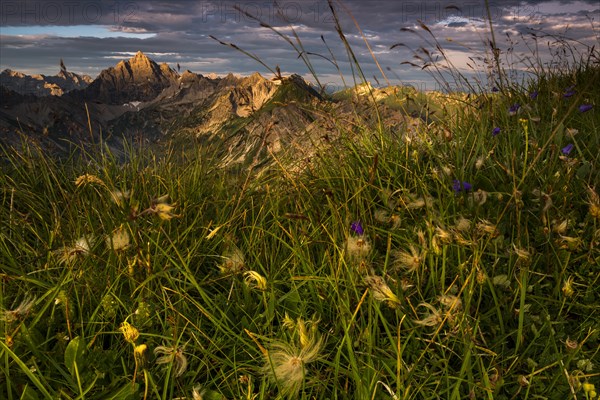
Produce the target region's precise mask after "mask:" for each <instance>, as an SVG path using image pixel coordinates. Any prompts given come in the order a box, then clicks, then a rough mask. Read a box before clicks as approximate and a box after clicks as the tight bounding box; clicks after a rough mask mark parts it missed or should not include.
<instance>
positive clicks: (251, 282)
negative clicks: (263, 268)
mask: <svg viewBox="0 0 600 400" xmlns="http://www.w3.org/2000/svg"><path fill="white" fill-rule="evenodd" d="M244 282H246V285H248V287H251V288H255V289H258V290H266V289H267V280H266V279H265V277H264V276H262V275H261V274H259V273H258V272H256V271H246V272H244Z"/></svg>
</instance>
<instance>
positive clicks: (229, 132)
mask: <svg viewBox="0 0 600 400" xmlns="http://www.w3.org/2000/svg"><path fill="white" fill-rule="evenodd" d="M65 70H66V69H65ZM0 90H1V91H2V93H1V94H2V102H1V104H0V145H4V146H14V145H16V144H17V143H19V141H21V140H24V139H25V140H33V141H36V142H37V143H39V144H40V145H41V146H42V147H43V148H45V149H48V150H49V151H57V152H59V153H61V152H62V153H68V151H69V149H70V148H72V147H73V146H79V147H85V146H87V145H88V144H89V143H90V142H95V143H98V142H100V141H102V143H104V144H106V145H108V146H109V147H110V148H112V149H113V150H114V151H118V149H119V148H121V147H122V145H121V143H122V142H123V141H129V142H135V143H149V144H154V145H156V146H160V145H161V143H164V142H177V143H179V144H181V145H183V146H184V147H186V146H185V143H189V142H190V141H196V142H199V143H202V144H206V145H207V146H212V147H211V148H212V149H215V152H217V153H218V155H219V156H220V157H221V159H222V160H223V164H224V165H238V166H240V167H242V168H256V167H257V166H261V165H266V164H268V160H269V159H272V158H273V157H274V156H278V157H279V155H282V154H283V153H293V157H294V158H296V159H304V158H310V156H311V154H313V153H314V151H315V149H317V148H319V147H320V146H323V145H328V144H329V143H331V142H332V141H335V140H336V137H337V136H338V135H339V132H340V131H344V130H347V131H352V130H357V129H358V131H357V132H359V131H360V126H361V124H362V123H363V122H364V121H368V120H372V121H376V120H377V119H378V118H380V117H381V116H382V117H383V119H382V120H384V121H385V124H386V125H387V128H390V129H392V128H394V127H396V126H399V125H409V126H413V127H417V126H419V124H422V123H423V121H424V120H423V119H422V118H421V117H420V115H419V113H421V112H422V110H423V109H424V108H423V107H422V105H421V104H419V103H418V102H414V104H411V103H410V102H409V101H408V99H409V96H413V94H411V93H412V92H409V91H406V90H404V89H402V90H400V89H386V90H379V89H374V88H372V87H370V86H369V87H366V86H365V87H358V88H357V90H356V93H355V95H350V96H348V95H344V96H341V97H340V98H337V99H336V98H335V97H332V96H325V95H322V94H321V93H320V92H318V91H317V90H315V88H314V87H313V86H312V85H311V84H310V83H308V82H307V81H305V80H304V79H303V78H302V77H300V76H299V75H291V76H278V77H275V78H273V79H268V78H265V77H263V76H262V75H260V74H259V73H254V74H252V75H250V76H246V77H239V76H234V75H233V74H229V75H227V76H225V77H215V76H204V75H201V74H196V73H193V72H190V71H184V72H183V73H182V74H181V75H180V74H179V73H177V72H176V71H175V70H173V69H172V68H170V67H169V66H168V65H167V64H161V65H159V64H157V63H155V62H154V61H152V60H151V59H149V58H148V57H146V56H145V55H144V54H143V53H142V52H138V53H136V54H135V56H134V57H132V58H131V59H129V60H123V61H120V62H119V63H118V64H116V65H115V66H114V67H111V68H108V69H106V70H104V71H102V72H101V73H100V74H99V75H98V77H97V78H96V79H95V80H94V81H93V82H91V83H90V84H89V85H88V86H86V87H84V88H81V89H76V90H71V91H69V92H66V93H64V94H63V95H62V96H45V97H35V96H31V95H21V94H18V93H16V92H14V91H12V90H10V89H9V88H6V87H0ZM365 90H367V91H369V90H370V91H374V92H373V93H374V95H373V96H367V95H365ZM375 98H377V99H378V100H377V101H378V102H379V106H378V111H377V112H379V113H380V116H377V112H376V110H375V107H373V104H372V103H371V102H372V99H375ZM415 98H416V97H415ZM407 108H412V111H411V112H410V113H408V111H409V110H408V109H407ZM340 122H343V126H340V125H339V124H340ZM374 123H376V122H374ZM415 129H416V128H415Z"/></svg>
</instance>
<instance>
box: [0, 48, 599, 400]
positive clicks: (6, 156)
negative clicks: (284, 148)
mask: <svg viewBox="0 0 600 400" xmlns="http://www.w3.org/2000/svg"><path fill="white" fill-rule="evenodd" d="M599 61H600V59H599V54H598V52H597V50H596V51H595V52H594V50H592V51H591V53H590V54H588V55H587V57H582V58H580V59H577V60H575V61H573V62H571V63H569V65H567V66H561V68H560V69H558V68H557V69H551V68H543V67H542V66H537V68H536V69H535V70H534V71H532V72H533V73H534V74H535V76H534V78H535V79H531V80H530V81H527V82H526V83H523V82H521V83H516V82H512V81H509V80H504V81H503V82H500V83H501V85H499V88H498V91H485V92H484V91H481V92H480V94H478V95H473V96H471V97H468V98H464V99H463V100H462V101H463V102H464V107H459V108H458V109H457V112H456V113H454V115H452V116H451V117H450V116H449V117H448V118H445V119H442V120H440V121H438V122H435V123H432V124H430V125H426V124H422V125H420V127H419V129H417V130H416V131H414V130H413V131H412V132H411V133H410V134H407V132H397V131H394V132H390V131H388V130H386V128H385V123H383V124H381V125H377V126H372V125H367V124H365V125H363V126H350V125H348V124H346V123H345V122H344V121H343V120H338V121H337V126H336V128H335V129H336V130H337V135H338V136H339V138H340V139H339V140H338V141H336V142H335V143H334V144H332V146H331V147H329V148H327V149H323V151H321V152H319V153H318V154H316V155H315V156H314V157H313V159H312V162H311V163H310V164H309V165H307V166H306V168H304V169H302V170H299V171H298V170H296V171H294V172H293V173H292V172H290V171H289V170H288V169H287V168H286V167H285V163H284V162H281V163H279V164H277V163H276V164H275V165H274V166H273V167H272V168H271V169H269V170H268V171H267V172H266V173H262V174H260V175H256V174H254V173H253V172H242V173H240V172H236V173H232V172H230V171H228V170H227V169H224V168H222V167H221V166H220V164H219V160H216V159H214V158H212V156H211V154H213V153H211V152H210V151H208V150H207V149H203V148H200V147H199V148H197V149H194V150H193V151H191V150H190V149H186V151H185V152H183V151H182V150H179V149H177V148H171V149H168V150H165V151H164V152H162V153H154V152H153V151H150V150H146V149H143V148H133V147H132V148H129V149H127V152H128V154H129V157H128V160H127V161H126V162H117V161H116V160H115V159H114V158H113V157H112V156H111V155H110V154H109V153H107V152H105V151H103V147H102V144H98V145H97V146H91V147H90V148H89V149H87V150H86V151H84V152H78V153H74V154H73V155H72V156H71V157H69V158H66V159H57V158H52V157H50V156H47V155H45V154H44V153H43V152H42V151H41V150H40V149H39V148H38V147H37V146H36V145H35V143H34V142H28V143H24V144H23V146H22V147H21V148H17V149H13V148H2V149H1V155H2V159H3V161H2V162H3V164H2V170H1V171H2V172H1V173H0V188H1V191H0V268H1V271H0V285H1V290H0V308H1V314H0V319H1V320H0V338H1V341H0V397H2V398H6V399H8V400H17V399H98V400H100V399H102V400H105V399H141V398H144V399H194V400H199V399H209V400H210V399H247V400H250V399H257V400H261V399H286V398H294V399H296V398H297V399H507V400H508V399H592V398H597V397H598V395H597V392H598V391H600V370H599V368H598V365H599V364H600V350H599V349H600V346H599V345H600V307H599V301H600V282H599V278H600V174H599V173H598V171H599V170H600V151H599V150H600V135H599V132H600V113H599V112H598V110H599V107H600V91H599V90H598V88H599V87H600V64H599ZM438 95H439V94H438ZM373 107H376V105H373ZM408 129H409V127H407V130H408ZM92 147H93V148H92Z"/></svg>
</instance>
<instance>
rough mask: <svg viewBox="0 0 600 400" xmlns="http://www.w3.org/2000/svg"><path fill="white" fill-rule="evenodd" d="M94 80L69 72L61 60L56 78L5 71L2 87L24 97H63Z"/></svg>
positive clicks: (1, 76)
mask: <svg viewBox="0 0 600 400" xmlns="http://www.w3.org/2000/svg"><path fill="white" fill-rule="evenodd" d="M92 81H93V79H92V78H91V77H90V76H87V75H78V74H76V73H73V72H68V71H67V69H66V67H65V66H64V64H63V62H62V60H61V70H60V71H59V73H58V74H56V75H54V76H46V75H26V74H24V73H22V72H17V71H12V70H10V69H5V70H4V71H2V72H1V73H0V85H1V86H4V87H5V88H6V89H9V90H12V91H14V92H17V93H19V94H22V95H33V96H62V95H63V94H64V93H66V92H68V91H71V90H75V89H84V88H85V87H87V86H88V85H89V84H90V83H92Z"/></svg>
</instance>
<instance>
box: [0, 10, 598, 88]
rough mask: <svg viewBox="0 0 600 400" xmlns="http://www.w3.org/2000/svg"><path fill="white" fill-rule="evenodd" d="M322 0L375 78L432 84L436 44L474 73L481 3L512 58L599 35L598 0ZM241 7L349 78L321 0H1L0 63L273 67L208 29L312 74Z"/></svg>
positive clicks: (30, 68) (479, 52)
mask: <svg viewBox="0 0 600 400" xmlns="http://www.w3.org/2000/svg"><path fill="white" fill-rule="evenodd" d="M332 2H333V4H334V7H335V9H336V11H337V12H336V13H337V17H338V18H339V23H340V25H341V28H342V30H343V32H344V34H345V37H346V40H347V42H348V43H349V44H350V46H351V48H352V50H353V52H354V53H355V55H356V57H357V59H358V61H359V64H360V67H361V69H362V71H363V72H364V75H365V76H366V77H367V79H368V80H369V81H371V82H372V83H373V84H377V82H379V83H381V84H385V83H386V81H387V82H389V83H392V84H411V85H414V86H416V87H419V88H421V89H424V90H435V89H438V88H439V87H438V85H439V84H438V83H436V81H435V79H434V78H433V77H432V76H431V74H430V73H429V74H428V73H426V72H424V71H422V70H421V68H420V66H422V65H423V63H424V62H427V61H428V60H429V58H432V59H437V63H434V64H433V65H432V67H430V69H431V70H433V69H434V68H438V70H439V71H443V70H442V69H441V68H443V66H444V60H443V58H441V57H440V56H441V54H440V49H443V51H444V55H445V56H446V58H447V60H449V61H450V62H451V63H452V65H453V67H454V70H455V71H459V72H460V73H462V74H465V75H468V76H469V77H471V78H472V79H480V80H482V81H483V80H484V79H485V76H486V70H487V69H486V66H487V65H488V64H486V60H487V59H489V56H490V51H489V49H490V47H489V45H487V46H486V45H485V43H489V39H490V34H489V25H488V22H487V15H488V11H489V14H490V15H491V19H492V21H493V27H494V35H495V39H496V45H497V47H498V48H499V49H500V51H501V53H500V54H501V60H502V62H503V64H504V65H505V67H510V68H514V69H515V70H519V69H522V68H523V65H524V64H527V63H530V62H531V61H532V60H534V59H540V60H541V61H542V62H543V63H550V62H560V61H564V60H565V58H564V57H562V56H557V54H558V55H560V54H561V53H560V52H561V51H562V50H564V49H565V47H564V44H565V43H567V44H568V45H569V49H571V50H572V49H575V50H576V51H577V52H580V53H582V54H583V53H585V52H586V49H587V48H588V46H592V45H596V47H597V48H598V47H599V46H598V45H599V44H600V37H599V35H600V25H599V23H600V6H599V2H598V1H597V0H590V1H572V2H571V1H511V0H508V1H501V2H500V1H494V0H490V7H489V10H487V9H486V8H485V7H484V1H483V0H479V1H469V0H467V1H460V2H458V1H457V2H451V1H447V0H441V1H429V0H419V1H411V0H406V1H405V0H403V1H394V0H344V1H342V2H340V1H339V0H332ZM459 4H460V5H459ZM246 14H251V15H254V16H255V17H257V18H258V19H260V20H261V21H263V23H264V24H266V25H269V26H271V27H273V28H275V29H277V31H278V32H279V33H280V34H281V35H283V36H285V37H287V38H288V40H290V41H291V42H292V43H293V44H294V45H295V46H296V47H297V48H299V45H298V43H297V42H296V39H295V37H294V35H297V36H298V37H299V39H300V41H301V45H302V46H303V51H304V53H301V54H303V55H304V56H305V57H307V59H308V60H309V62H310V63H311V64H312V67H313V70H314V71H315V72H316V74H317V76H318V78H319V80H320V81H321V83H323V84H328V85H329V86H331V87H332V88H335V87H339V86H340V85H342V84H343V80H345V82H346V83H347V84H353V81H352V76H353V75H354V76H356V69H355V68H354V70H353V68H352V67H353V66H352V65H351V63H350V62H349V61H348V60H349V56H348V52H347V51H346V49H345V47H344V44H343V42H342V41H341V40H340V36H339V35H338V33H337V31H336V24H335V19H334V17H333V14H332V12H331V10H330V8H329V6H328V3H327V0H298V1H288V0H279V2H278V3H277V5H275V4H274V3H273V2H272V1H271V0H256V1H241V0H237V1H233V0H222V1H209V0H176V1H166V0H165V1H158V0H147V1H140V0H131V1H127V0H107V1H99V0H64V1H59V0H51V1H31V0H18V1H17V0H3V1H2V2H1V3H0V70H3V69H6V68H10V69H13V70H17V71H21V72H25V73H29V74H33V73H42V74H47V75H54V74H56V73H57V72H58V71H59V60H60V59H61V58H62V59H63V60H64V62H65V64H66V66H67V68H68V70H70V71H73V72H78V73H85V74H88V75H91V76H92V77H95V76H96V75H97V74H98V73H99V72H100V71H101V70H102V69H104V68H107V67H109V66H113V65H115V64H116V63H117V62H118V61H119V60H121V59H128V58H130V57H131V56H132V55H133V54H135V52H136V51H138V50H142V51H143V52H144V53H146V54H147V55H148V56H149V57H151V58H152V59H154V60H155V61H157V62H167V63H169V64H170V65H171V66H172V67H173V68H176V65H177V63H179V64H180V66H181V71H183V70H184V69H189V70H191V71H194V72H197V73H202V74H208V73H217V74H226V73H228V72H233V73H236V74H250V73H252V72H254V71H259V72H260V73H262V74H264V75H266V76H271V73H270V72H269V70H268V69H267V68H266V67H265V66H263V65H261V64H260V63H259V62H257V61H255V60H253V59H252V58H251V57H249V56H247V55H244V54H242V53H241V52H239V51H236V50H235V49H233V48H232V47H228V46H225V45H223V44H220V43H219V42H217V41H215V40H214V39H212V38H211V37H210V36H211V35H212V36H214V37H215V38H218V39H219V40H220V41H222V42H226V43H232V44H234V45H236V46H238V47H239V48H241V49H243V50H244V51H246V52H248V53H251V54H253V55H254V56H256V57H258V58H259V59H260V60H262V62H264V64H266V65H267V66H268V67H269V68H271V69H272V70H275V68H276V66H279V68H280V69H281V71H282V72H283V73H284V74H286V73H299V74H300V75H303V76H305V77H306V78H310V79H311V80H312V81H314V80H315V79H314V77H312V76H311V74H310V70H309V68H308V67H307V65H306V64H305V63H304V62H303V61H302V59H301V58H299V57H298V54H299V53H298V51H297V50H295V49H294V48H293V47H292V45H290V43H288V42H286V40H285V39H284V38H282V37H281V36H279V35H278V34H277V33H275V32H274V31H273V30H271V29H269V28H268V27H265V26H261V24H260V23H259V22H257V21H256V20H254V19H253V18H250V17H249V16H248V15H246ZM419 21H421V22H422V23H423V24H424V25H425V27H426V28H427V29H429V32H428V31H426V30H425V28H424V27H423V26H422V25H420V23H419ZM394 45H395V46H394ZM436 47H438V48H436ZM596 51H598V50H596ZM300 52H302V49H300ZM534 53H535V57H534ZM375 60H376V61H375ZM407 62H410V63H412V64H414V65H411V64H409V63H407ZM336 65H337V66H336ZM338 69H339V71H338ZM446 77H447V78H449V77H448V76H446ZM342 78H343V79H342Z"/></svg>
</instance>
